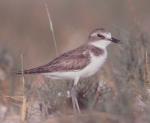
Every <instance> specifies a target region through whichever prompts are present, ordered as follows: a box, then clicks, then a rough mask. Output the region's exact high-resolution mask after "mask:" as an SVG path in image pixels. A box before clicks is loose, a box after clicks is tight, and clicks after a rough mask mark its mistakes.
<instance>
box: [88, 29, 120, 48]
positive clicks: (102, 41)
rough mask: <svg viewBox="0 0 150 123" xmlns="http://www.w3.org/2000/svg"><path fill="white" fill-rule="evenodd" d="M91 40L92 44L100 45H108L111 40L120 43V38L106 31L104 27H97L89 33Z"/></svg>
mask: <svg viewBox="0 0 150 123" xmlns="http://www.w3.org/2000/svg"><path fill="white" fill-rule="evenodd" d="M89 41H90V43H91V44H94V45H97V46H98V47H104V48H105V47H107V46H108V45H109V44H110V43H111V42H113V43H119V42H120V40H118V39H116V38H114V37H112V36H111V33H110V32H107V31H105V29H103V28H99V29H95V30H94V31H92V32H91V33H90V34H89Z"/></svg>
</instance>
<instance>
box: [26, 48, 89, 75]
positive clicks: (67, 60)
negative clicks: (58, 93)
mask: <svg viewBox="0 0 150 123" xmlns="http://www.w3.org/2000/svg"><path fill="white" fill-rule="evenodd" d="M89 63H90V59H89V52H88V51H87V50H86V47H84V46H82V47H79V48H78V49H77V50H72V51H69V52H67V53H64V54H62V55H61V56H59V57H57V58H55V59H54V60H52V61H51V62H50V63H48V64H46V65H44V66H40V67H37V68H33V69H29V70H25V71H24V73H25V74H32V73H47V72H57V71H66V70H67V71H72V70H79V69H83V68H84V67H85V66H86V65H87V64H89Z"/></svg>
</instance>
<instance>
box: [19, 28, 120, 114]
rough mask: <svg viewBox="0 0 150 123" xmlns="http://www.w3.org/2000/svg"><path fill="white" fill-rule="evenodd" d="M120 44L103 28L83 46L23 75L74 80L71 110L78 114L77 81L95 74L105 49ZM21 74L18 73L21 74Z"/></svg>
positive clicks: (95, 31) (105, 54) (102, 61)
mask: <svg viewBox="0 0 150 123" xmlns="http://www.w3.org/2000/svg"><path fill="white" fill-rule="evenodd" d="M111 42H114V43H118V42H120V41H119V40H118V39H116V38H114V37H112V36H111V33H110V32H107V31H106V30H105V29H103V28H99V29H95V30H93V31H92V32H91V33H90V34H89V37H88V40H87V42H86V43H85V44H83V45H81V46H80V47H78V48H76V49H73V50H71V51H68V52H65V53H63V54H61V55H60V56H58V57H56V58H55V59H54V60H52V61H50V62H49V63H48V64H46V65H42V66H39V67H36V68H32V69H28V70H24V71H23V73H24V74H42V75H44V76H46V77H48V78H50V79H69V80H74V84H73V87H72V89H71V98H72V103H73V109H74V110H77V111H78V112H80V108H79V105H78V100H77V97H76V96H77V92H76V88H77V83H78V82H79V79H81V78H86V77H90V76H92V75H94V74H96V73H97V72H98V71H99V70H100V68H101V66H102V65H103V63H104V62H105V60H106V58H107V49H106V47H107V46H108V45H109V44H110V43H111ZM21 73H22V72H18V74H21Z"/></svg>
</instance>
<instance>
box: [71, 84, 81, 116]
mask: <svg viewBox="0 0 150 123" xmlns="http://www.w3.org/2000/svg"><path fill="white" fill-rule="evenodd" d="M71 98H72V104H73V110H74V111H75V112H76V113H80V108H79V104H78V100H77V90H76V86H74V87H73V88H72V89H71Z"/></svg>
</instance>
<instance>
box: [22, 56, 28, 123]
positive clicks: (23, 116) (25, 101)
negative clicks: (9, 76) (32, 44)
mask: <svg viewBox="0 0 150 123" xmlns="http://www.w3.org/2000/svg"><path fill="white" fill-rule="evenodd" d="M21 71H22V88H23V96H22V98H23V100H22V106H21V120H22V121H23V122H24V121H25V119H26V114H27V99H26V96H25V92H24V91H25V79H24V66H23V55H21Z"/></svg>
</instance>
